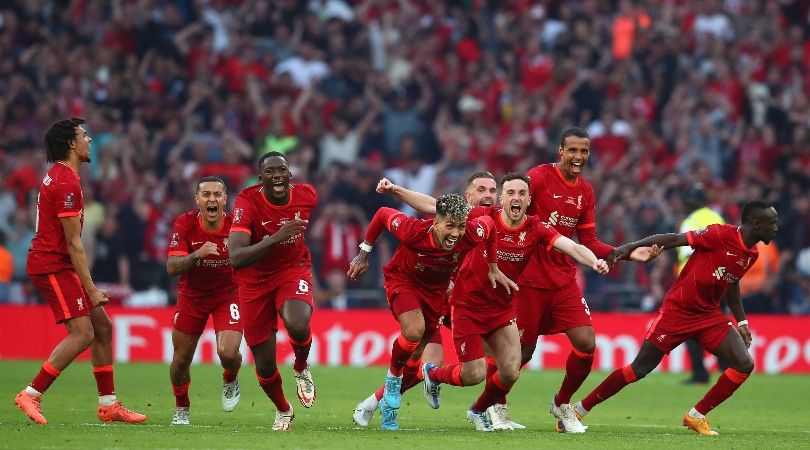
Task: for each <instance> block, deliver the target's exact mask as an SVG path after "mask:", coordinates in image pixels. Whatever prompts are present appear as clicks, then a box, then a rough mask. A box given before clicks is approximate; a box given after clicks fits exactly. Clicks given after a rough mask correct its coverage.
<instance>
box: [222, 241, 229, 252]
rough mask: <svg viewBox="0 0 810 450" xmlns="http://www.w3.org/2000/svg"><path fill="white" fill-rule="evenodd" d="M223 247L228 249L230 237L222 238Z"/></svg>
mask: <svg viewBox="0 0 810 450" xmlns="http://www.w3.org/2000/svg"><path fill="white" fill-rule="evenodd" d="M222 248H223V249H224V250H228V238H225V239H223V240H222Z"/></svg>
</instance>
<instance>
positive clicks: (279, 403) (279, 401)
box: [256, 369, 292, 412]
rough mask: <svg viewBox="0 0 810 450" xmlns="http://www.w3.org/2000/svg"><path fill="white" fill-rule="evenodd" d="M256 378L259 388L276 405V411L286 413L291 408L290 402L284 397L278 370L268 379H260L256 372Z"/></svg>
mask: <svg viewBox="0 0 810 450" xmlns="http://www.w3.org/2000/svg"><path fill="white" fill-rule="evenodd" d="M256 378H257V379H258V380H259V386H261V387H262V390H263V391H264V393H265V394H267V396H268V397H269V398H270V400H271V401H272V402H273V404H275V405H276V409H277V410H279V411H281V412H286V411H289V410H290V408H292V406H291V405H290V402H288V401H287V398H286V397H284V390H283V389H282V388H281V374H280V373H278V369H276V371H275V373H273V375H270V376H269V377H268V378H262V377H261V376H259V373H258V372H256Z"/></svg>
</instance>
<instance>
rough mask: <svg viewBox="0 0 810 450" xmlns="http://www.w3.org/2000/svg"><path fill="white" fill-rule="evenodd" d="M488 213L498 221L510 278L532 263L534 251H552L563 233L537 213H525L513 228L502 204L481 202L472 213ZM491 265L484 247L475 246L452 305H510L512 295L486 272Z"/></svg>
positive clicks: (503, 264)
mask: <svg viewBox="0 0 810 450" xmlns="http://www.w3.org/2000/svg"><path fill="white" fill-rule="evenodd" d="M481 215H484V216H488V217H491V218H492V219H493V221H494V222H495V230H496V232H497V239H498V250H497V252H496V253H497V255H498V268H499V269H501V272H503V274H504V275H506V276H507V277H508V278H509V279H510V280H512V281H515V280H516V279H517V278H518V277H519V275H520V274H521V273H522V272H523V269H524V268H525V267H526V265H527V264H528V263H529V258H530V257H531V255H532V254H534V253H537V251H538V250H537V248H538V247H542V249H540V250H539V251H541V252H544V253H545V252H551V251H553V250H552V248H551V246H552V245H554V242H555V241H556V240H557V239H559V238H560V237H561V235H560V233H558V232H557V231H556V230H555V229H554V228H552V227H551V226H550V225H548V224H547V223H544V222H542V221H541V220H540V219H538V218H537V217H536V216H526V221H524V222H523V224H522V225H520V226H519V227H517V228H510V227H509V226H508V225H506V224H505V223H504V222H503V218H502V217H501V209H500V207H492V206H490V207H485V206H479V207H477V208H473V210H472V212H471V213H470V217H478V216H481ZM488 271H489V265H488V261H487V258H486V255H485V254H484V252H483V250H482V249H475V250H473V251H472V252H471V253H470V254H469V256H467V259H465V260H464V263H463V264H462V265H461V268H460V269H459V273H458V276H456V280H455V286H454V287H453V291H452V292H451V294H450V304H451V305H461V304H463V305H464V306H465V307H470V306H472V307H474V308H476V309H479V308H480V309H497V310H502V309H503V307H504V306H507V305H509V303H510V301H511V299H512V296H511V295H509V294H508V293H507V292H506V289H505V288H504V287H503V286H501V285H500V284H499V285H498V286H497V288H496V289H492V286H491V285H490V284H489V278H487V277H486V276H485V274H486V273H487V272H488Z"/></svg>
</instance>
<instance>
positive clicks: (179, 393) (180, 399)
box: [172, 380, 191, 408]
mask: <svg viewBox="0 0 810 450" xmlns="http://www.w3.org/2000/svg"><path fill="white" fill-rule="evenodd" d="M190 384H191V380H188V381H186V382H185V383H184V384H182V385H180V386H174V385H172V392H174V406H176V407H178V408H188V407H189V406H191V400H189V399H188V386H189V385H190Z"/></svg>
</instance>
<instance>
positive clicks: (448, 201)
mask: <svg viewBox="0 0 810 450" xmlns="http://www.w3.org/2000/svg"><path fill="white" fill-rule="evenodd" d="M469 214H470V205H469V204H467V200H466V199H465V198H464V197H462V196H461V195H459V194H444V195H442V196H441V197H439V198H437V199H436V216H437V217H439V216H441V217H450V218H453V219H457V220H467V216H468V215H469Z"/></svg>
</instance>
